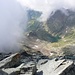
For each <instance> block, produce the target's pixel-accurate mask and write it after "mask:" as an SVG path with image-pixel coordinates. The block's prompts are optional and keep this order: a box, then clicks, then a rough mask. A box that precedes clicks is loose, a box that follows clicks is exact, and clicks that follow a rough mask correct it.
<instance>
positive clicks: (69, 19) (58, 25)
mask: <svg viewBox="0 0 75 75" xmlns="http://www.w3.org/2000/svg"><path fill="white" fill-rule="evenodd" d="M66 12H67V14H65V13H66ZM65 13H64V12H62V11H61V10H57V11H56V12H55V13H54V14H53V15H52V16H50V18H48V20H47V26H48V28H49V31H50V32H51V33H54V34H59V35H62V34H66V32H67V31H69V29H70V28H72V27H75V12H73V11H70V10H66V11H65Z"/></svg>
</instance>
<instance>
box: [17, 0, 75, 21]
mask: <svg viewBox="0 0 75 75" xmlns="http://www.w3.org/2000/svg"><path fill="white" fill-rule="evenodd" d="M17 1H18V2H20V4H21V5H22V6H26V7H29V8H31V9H33V10H37V11H41V12H43V15H42V18H44V19H45V20H46V19H47V18H48V16H49V15H50V14H51V12H52V11H55V10H57V9H62V8H65V9H71V10H74V9H75V0H17Z"/></svg>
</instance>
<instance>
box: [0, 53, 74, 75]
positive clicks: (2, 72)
mask: <svg viewBox="0 0 75 75" xmlns="http://www.w3.org/2000/svg"><path fill="white" fill-rule="evenodd" d="M17 64H18V65H17ZM0 75H75V64H74V62H73V60H70V59H66V58H65V57H58V58H54V59H50V58H48V57H46V56H43V55H41V54H37V53H34V54H32V55H31V54H28V53H26V52H21V53H15V54H12V55H10V56H8V57H7V58H4V59H3V60H1V61H0Z"/></svg>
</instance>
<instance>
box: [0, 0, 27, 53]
mask: <svg viewBox="0 0 75 75" xmlns="http://www.w3.org/2000/svg"><path fill="white" fill-rule="evenodd" d="M26 21H27V12H26V10H23V9H22V7H21V6H20V4H19V3H18V2H17V1H16V0H0V52H14V51H16V50H18V48H19V44H18V43H19V41H20V40H21V38H22V33H23V30H22V26H23V25H26Z"/></svg>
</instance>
